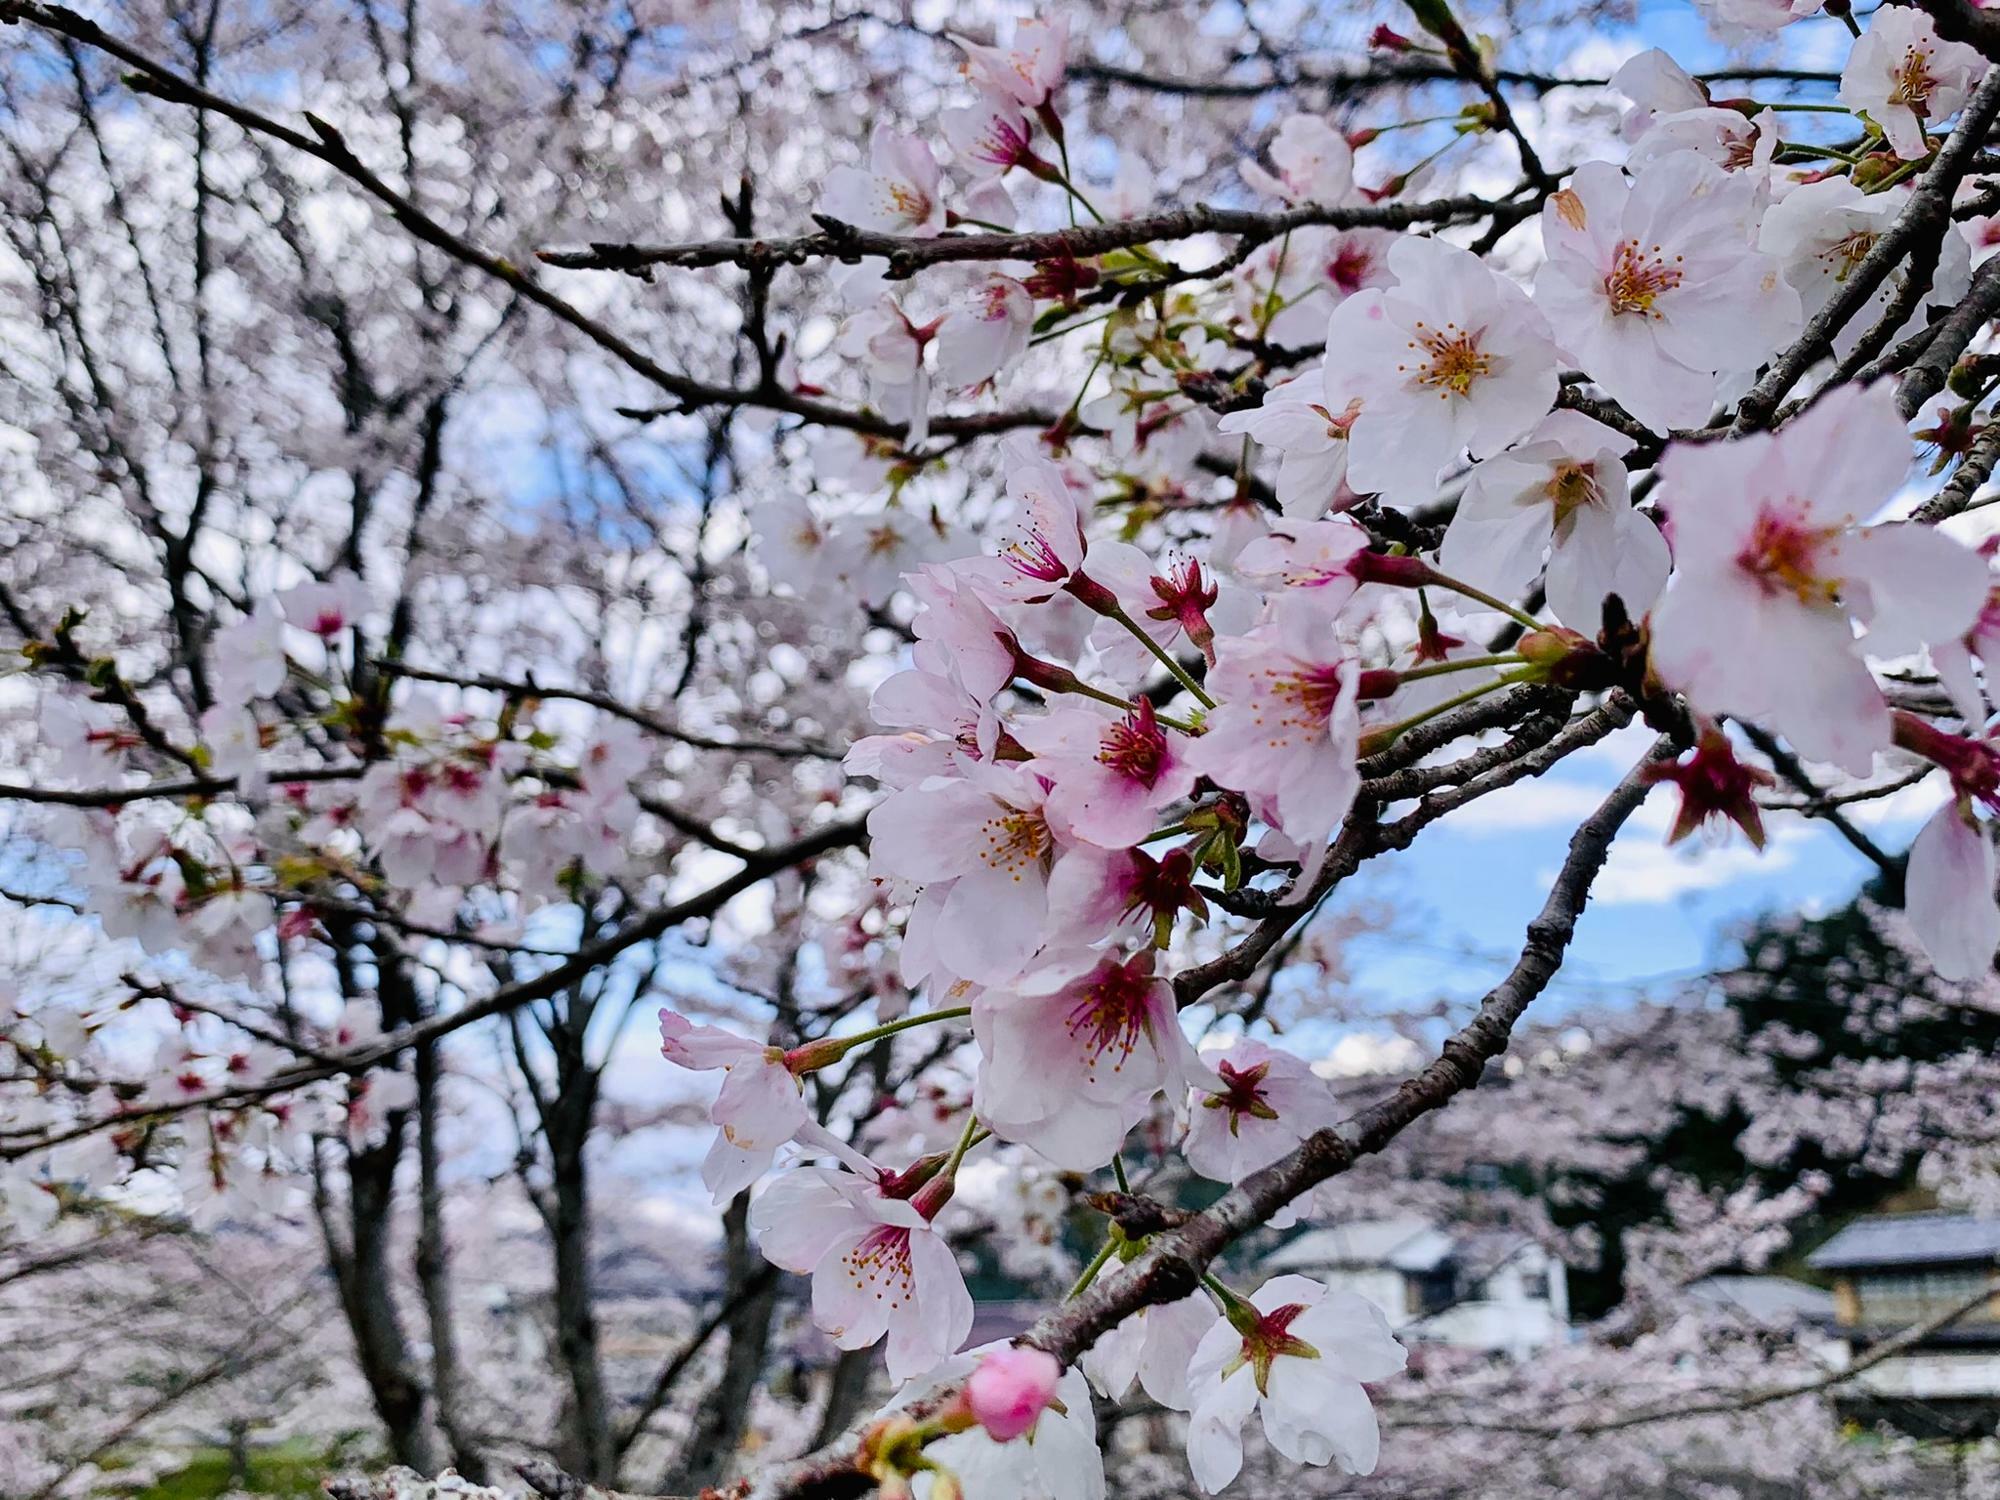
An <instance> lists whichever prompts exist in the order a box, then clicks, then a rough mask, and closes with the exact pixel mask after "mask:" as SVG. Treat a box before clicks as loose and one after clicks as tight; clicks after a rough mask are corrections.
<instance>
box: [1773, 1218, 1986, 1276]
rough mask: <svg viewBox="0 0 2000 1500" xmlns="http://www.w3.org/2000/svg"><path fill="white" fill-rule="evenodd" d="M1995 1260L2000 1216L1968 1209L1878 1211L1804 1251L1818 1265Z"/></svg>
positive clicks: (1847, 1266)
mask: <svg viewBox="0 0 2000 1500" xmlns="http://www.w3.org/2000/svg"><path fill="white" fill-rule="evenodd" d="M1992 1262H2000V1219H1976V1218H1974V1217H1973V1216H1972V1215H1970V1214H1878V1215H1874V1216H1871V1217H1869V1218H1865V1219H1856V1220H1855V1221H1854V1222H1853V1223H1852V1224H1849V1225H1848V1226H1847V1227H1846V1228H1845V1229H1843V1230H1841V1231H1840V1233H1838V1234H1836V1235H1835V1236H1834V1237H1833V1238H1832V1239H1830V1240H1828V1241H1827V1242H1826V1243H1825V1244H1824V1245H1821V1246H1820V1247H1819V1249H1817V1250H1815V1251H1813V1253H1812V1254H1811V1255H1808V1256H1807V1257H1806V1264H1807V1265H1809V1266H1811V1267H1812V1268H1813V1269H1814V1270H1815V1271H1842V1270H1850V1269H1857V1268H1860V1267H1864V1266H1915V1265H1950V1264H1958V1265H1964V1264H1968V1263H1992Z"/></svg>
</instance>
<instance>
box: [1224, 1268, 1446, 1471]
mask: <svg viewBox="0 0 2000 1500" xmlns="http://www.w3.org/2000/svg"><path fill="white" fill-rule="evenodd" d="M1240 1323H1241V1326H1238V1322H1236V1321H1218V1322H1217V1323H1216V1325H1215V1326H1214V1327H1213V1328H1212V1329H1210V1330H1209V1332H1208V1334H1207V1336H1206V1337H1204V1338H1203V1339H1202V1341H1201V1345H1200V1347H1199V1348H1197V1349H1196V1350H1195V1354H1194V1360H1193V1362H1192V1364H1191V1366H1190V1368H1189V1370H1188V1386H1189V1391H1190V1395H1191V1396H1192V1399H1193V1412H1192V1415H1191V1416H1190V1417H1189V1419H1188V1433H1187V1453H1188V1464H1189V1466H1190V1467H1191V1468H1192V1469H1193V1471H1194V1478H1195V1483H1197V1484H1198V1485H1200V1486H1201V1488H1202V1489H1203V1490H1204V1491H1205V1492H1206V1493H1208V1494H1211V1495H1213V1494H1216V1493H1218V1492H1219V1491H1221V1490H1222V1489H1224V1488H1226V1487H1227V1486H1228V1485H1229V1483H1230V1482H1231V1481H1232V1480H1234V1479H1235V1478H1236V1475H1237V1473H1238V1471H1239V1470H1240V1469H1241V1468H1242V1465H1243V1438H1242V1426H1243V1422H1244V1419H1245V1418H1247V1417H1248V1416H1249V1415H1250V1413H1251V1412H1252V1411H1256V1412H1258V1413H1259V1415H1260V1416H1261V1417H1262V1418H1263V1422H1264V1437H1265V1440H1266V1441H1267V1442H1269V1443H1270V1445H1271V1446H1272V1447H1273V1448H1274V1449H1276V1450H1277V1451H1278V1452H1279V1453H1280V1454H1282V1455H1283V1456H1285V1457H1286V1458H1289V1459H1291V1460H1292V1462H1294V1463H1301V1464H1329V1463H1330V1464H1337V1465H1338V1466H1339V1467H1340V1469H1341V1471H1342V1472H1343V1473H1347V1474H1369V1473H1373V1472H1374V1469H1375V1460H1376V1457H1377V1455H1378V1453H1379V1451H1380V1446H1381V1436H1380V1433H1379V1431H1378V1429H1377V1427H1376V1423H1375V1412H1374V1408H1373V1407H1372V1406H1371V1405H1370V1404H1369V1400H1368V1392H1367V1391H1366V1390H1365V1389H1364V1388H1363V1385H1362V1383H1363V1382H1364V1381H1373V1380H1385V1379H1387V1378H1388V1377H1389V1376H1391V1375H1393V1374H1395V1373H1396V1372H1397V1371H1398V1370H1400V1369H1402V1368H1403V1365H1404V1363H1405V1361H1406V1360H1407V1359H1408V1355H1407V1354H1406V1353H1405V1351H1404V1349H1403V1346H1402V1345H1400V1344H1398V1343H1397V1342H1396V1340H1395V1338H1394V1337H1393V1336H1391V1334H1390V1332H1389V1324H1388V1320H1387V1319H1385V1318H1384V1317H1383V1316H1382V1313H1381V1311H1380V1309H1378V1308H1377V1307H1376V1306H1375V1304H1374V1303H1372V1302H1369V1301H1368V1300H1367V1299H1366V1298H1364V1297H1362V1296H1360V1295H1359V1294H1358V1293H1355V1292H1350V1291H1334V1290H1331V1289H1329V1288H1328V1287H1327V1286H1326V1284H1325V1283H1323V1282H1318V1281H1313V1280H1310V1279H1309V1278H1307V1277H1304V1276H1278V1277H1274V1278H1273V1279H1272V1280H1270V1281H1267V1282H1265V1283H1264V1285H1263V1286H1262V1287H1260V1288H1259V1289H1258V1290H1257V1292H1256V1293H1255V1294H1254V1295H1252V1296H1251V1297H1250V1298H1249V1300H1248V1303H1247V1304H1245V1305H1244V1306H1243V1307H1242V1308H1241V1312H1240Z"/></svg>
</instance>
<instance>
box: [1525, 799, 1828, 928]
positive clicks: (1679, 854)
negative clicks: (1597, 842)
mask: <svg viewBox="0 0 2000 1500" xmlns="http://www.w3.org/2000/svg"><path fill="white" fill-rule="evenodd" d="M1649 810H1650V809H1649ZM1648 821H1652V820H1651V819H1647V818H1641V819H1635V820H1634V823H1635V825H1636V826H1634V827H1633V828H1631V829H1629V830H1628V831H1627V833H1626V836H1625V837H1624V838H1622V839H1620V840H1619V841H1618V842H1617V843H1616V844H1614V845H1612V847H1611V857H1610V858H1609V859H1608V860H1606V861H1605V864H1604V870H1603V873H1602V874H1600V875H1599V876H1598V877H1597V883H1596V884H1595V885H1594V886H1592V887H1591V892H1590V894H1591V899H1592V900H1593V901H1598V902H1601V903H1603V904H1604V905H1607V906H1633V905H1655V904H1658V903H1660V902H1663V901H1672V900H1674V899H1675V898H1676V897H1680V896H1685V895H1687V894H1689V893H1690V892H1693V891H1709V890H1714V889H1716V888H1717V887H1719V886H1726V885H1730V884H1733V883H1734V882H1736V881H1738V880H1745V879H1751V878H1754V877H1756V876H1760V875H1772V874H1775V873H1777V872H1778V871H1780V870H1783V869H1785V868H1787V867H1788V866H1790V865H1791V864H1792V863H1793V862H1794V861H1795V860H1796V858H1797V857H1798V851H1799V846H1800V845H1802V844H1805V843H1807V842H1809V841H1811V840H1812V839H1813V838H1814V837H1815V834H1814V832H1813V831H1812V830H1810V829H1806V828H1800V827H1793V828H1788V829H1781V830H1777V831H1775V832H1774V833H1773V836H1772V838H1771V841H1770V843H1769V845H1768V846H1767V847H1766V848H1765V850H1764V852H1763V853H1762V854H1759V853H1758V852H1757V851H1756V850H1755V849H1753V848H1752V847H1751V846H1750V845H1749V844H1748V843H1746V842H1745V841H1744V840H1743V838H1742V836H1741V835H1740V834H1737V833H1735V831H1734V830H1733V829H1732V830H1731V835H1730V839H1729V841H1728V842H1727V843H1724V844H1722V845H1720V846H1705V845H1704V844H1703V843H1702V841H1701V839H1700V836H1696V837H1695V838H1691V839H1688V840H1686V841H1684V842H1682V843H1680V844H1675V845H1671V846H1670V845H1668V844H1665V843H1662V842H1660V841H1659V839H1658V838H1657V837H1650V836H1648V835H1650V834H1651V832H1652V830H1650V829H1648V828H1646V827H1645V826H1644V823H1645V822H1648ZM1554 879H1555V872H1554V871H1548V872H1546V873H1545V874H1544V875H1543V877H1542V880H1543V883H1544V884H1545V885H1546V884H1552V883H1553V882H1554Z"/></svg>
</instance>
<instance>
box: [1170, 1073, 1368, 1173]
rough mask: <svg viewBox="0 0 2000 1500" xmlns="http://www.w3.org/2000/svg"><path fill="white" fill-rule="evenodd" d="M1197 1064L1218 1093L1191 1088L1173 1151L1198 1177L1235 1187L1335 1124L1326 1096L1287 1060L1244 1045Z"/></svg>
mask: <svg viewBox="0 0 2000 1500" xmlns="http://www.w3.org/2000/svg"><path fill="white" fill-rule="evenodd" d="M1203 1060H1204V1061H1205V1062H1207V1063H1208V1064H1209V1066H1210V1067H1211V1068H1213V1069H1214V1071H1215V1074H1216V1077H1217V1078H1218V1079H1219V1080H1220V1081H1221V1085H1222V1086H1221V1087H1220V1088H1218V1089H1205V1088H1202V1087H1200V1086H1197V1087H1196V1089H1195V1092H1194V1097H1193V1099H1192V1101H1191V1103H1190V1105H1189V1108H1188V1133H1187V1140H1186V1141H1185V1142H1184V1143H1183V1144H1182V1147H1181V1151H1182V1154H1183V1155H1184V1156H1186V1157H1187V1163H1188V1165H1189V1166H1190V1167H1192V1168H1194V1170H1195V1171H1197V1172H1199V1173H1201V1175H1202V1176H1204V1177H1212V1178H1214V1179H1215V1180H1216V1181H1217V1182H1238V1181H1240V1180H1242V1179H1243V1178H1244V1177H1247V1176H1248V1175H1249V1174H1250V1173H1252V1172H1254V1171H1256V1170H1257V1169H1258V1168H1259V1167H1262V1166H1268V1165H1269V1164H1270V1163H1271V1162H1273V1161H1276V1160H1277V1159H1278V1158H1279V1157H1280V1156H1282V1155H1284V1154H1285V1153H1286V1152H1287V1151H1289V1150H1291V1149H1292V1148H1293V1147H1294V1146H1296V1145H1298V1143H1299V1142H1300V1141H1302V1140H1304V1139H1305V1138H1306V1137H1307V1136H1309V1135H1311V1134H1312V1133H1313V1132H1314V1131H1316V1130H1321V1129H1324V1128H1326V1127H1328V1126H1331V1125H1334V1124H1336V1123H1338V1121H1339V1118H1340V1111H1339V1109H1338V1107H1337V1106H1336V1104H1335V1102H1334V1097H1333V1093H1332V1091H1331V1090H1330V1089H1328V1088H1327V1086H1326V1084H1325V1082H1324V1081H1322V1080H1321V1079H1320V1078H1319V1077H1318V1076H1317V1075H1316V1074H1314V1072H1313V1071H1312V1069H1311V1068H1310V1067H1309V1066H1308V1065H1307V1064H1306V1062H1305V1060H1304V1059H1303V1058H1301V1057H1298V1056H1297V1055H1295V1054H1293V1053H1290V1052H1284V1051H1280V1050H1279V1049H1277V1048H1275V1047H1269V1046H1266V1045H1265V1044H1264V1043H1262V1042H1258V1041H1251V1040H1248V1039H1245V1040H1243V1041H1239V1042H1237V1043H1235V1044H1234V1045H1233V1046H1231V1047H1230V1048H1229V1049H1228V1050H1227V1051H1225V1052H1219V1053H1208V1054H1205V1055H1204V1058H1203Z"/></svg>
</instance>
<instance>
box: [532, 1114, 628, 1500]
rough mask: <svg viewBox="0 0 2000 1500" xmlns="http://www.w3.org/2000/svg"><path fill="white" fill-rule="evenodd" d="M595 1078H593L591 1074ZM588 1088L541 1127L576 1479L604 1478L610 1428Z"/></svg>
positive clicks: (608, 1473) (565, 1446) (567, 1442)
mask: <svg viewBox="0 0 2000 1500" xmlns="http://www.w3.org/2000/svg"><path fill="white" fill-rule="evenodd" d="M591 1082H592V1083H594V1079H593V1080H591ZM593 1094H594V1088H592V1087H588V1086H576V1087H575V1091H574V1092H573V1093H569V1094H566V1095H564V1096H561V1097H559V1098H558V1100H557V1102H556V1108H555V1109H554V1110H552V1111H551V1112H550V1116H549V1119H548V1121H547V1123H546V1126H545V1130H546V1133H547V1135H548V1141H549V1159H550V1166H551V1168H552V1170H553V1172H554V1177H555V1181H554V1183H553V1185H552V1186H553V1193H552V1198H553V1209H554V1212H553V1213H552V1214H551V1215H550V1218H549V1237H550V1240H551V1241H552V1247H553V1251H554V1256H555V1283H556V1285H555V1297H556V1353H557V1355H558V1357H559V1358H560V1359H561V1360H562V1363H563V1368H564V1369H565V1370H566V1371H567V1372H568V1374H569V1382H570V1401H569V1409H568V1417H569V1421H568V1423H567V1428H568V1430H567V1431H566V1432H565V1433H564V1434H563V1439H562V1443H561V1446H560V1449H559V1456H560V1458H561V1460H562V1463H563V1466H564V1467H565V1468H566V1469H568V1470H569V1472H570V1473H572V1474H575V1475H576V1476H577V1477H579V1478H581V1479H588V1480H593V1481H602V1482H604V1483H607V1484H608V1483H610V1481H611V1478H612V1469H613V1466H614V1464H615V1462H616V1460H615V1457H614V1452H615V1446H616V1435H615V1434H614V1433H613V1432H612V1430H611V1409H610V1402H609V1399H608V1397H607V1396H606V1394H605V1389H604V1365H603V1359H602V1356H601V1354H600V1351H599V1348H598V1334H597V1312H596V1309H595V1307H594V1306H593V1305H592V1304H593V1302H594V1300H595V1288H594V1285H593V1283H594V1280H595V1278H594V1276H593V1274H592V1270H591V1264H590V1185H589V1180H588V1177H587V1175H586V1171H585V1167H584V1160H583V1148H584V1144H585V1142H587V1141H588V1140H589V1138H590V1125H591V1117H592V1114H593V1109H592V1106H593V1104H594V1102H595V1101H594V1099H593V1098H592V1095H593Z"/></svg>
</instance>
